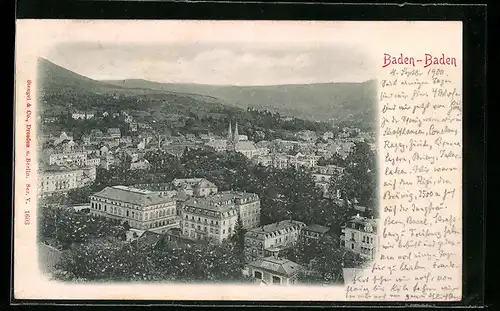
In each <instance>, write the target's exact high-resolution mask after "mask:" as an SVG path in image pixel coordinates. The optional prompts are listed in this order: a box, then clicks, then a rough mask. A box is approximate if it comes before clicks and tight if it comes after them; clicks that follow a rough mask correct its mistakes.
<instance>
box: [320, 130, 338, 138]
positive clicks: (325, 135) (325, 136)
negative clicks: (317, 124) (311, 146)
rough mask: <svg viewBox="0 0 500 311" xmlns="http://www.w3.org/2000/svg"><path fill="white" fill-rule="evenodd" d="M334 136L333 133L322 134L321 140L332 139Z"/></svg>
mask: <svg viewBox="0 0 500 311" xmlns="http://www.w3.org/2000/svg"><path fill="white" fill-rule="evenodd" d="M334 138H335V134H334V133H333V132H330V131H327V132H324V133H323V140H329V139H334Z"/></svg>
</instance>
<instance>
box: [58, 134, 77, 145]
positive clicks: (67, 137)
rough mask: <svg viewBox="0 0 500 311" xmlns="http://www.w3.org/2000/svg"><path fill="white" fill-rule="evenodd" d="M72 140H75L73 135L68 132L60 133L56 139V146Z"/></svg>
mask: <svg viewBox="0 0 500 311" xmlns="http://www.w3.org/2000/svg"><path fill="white" fill-rule="evenodd" d="M70 140H73V136H70V135H68V134H66V132H61V135H59V137H58V138H56V139H54V146H57V145H59V144H61V143H63V142H67V141H70Z"/></svg>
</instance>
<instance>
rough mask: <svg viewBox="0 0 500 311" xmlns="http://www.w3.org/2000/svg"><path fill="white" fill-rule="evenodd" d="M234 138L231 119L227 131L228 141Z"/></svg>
mask: <svg viewBox="0 0 500 311" xmlns="http://www.w3.org/2000/svg"><path fill="white" fill-rule="evenodd" d="M232 140H233V131H232V130H231V121H229V130H228V131H227V142H228V143H229V142H230V141H232Z"/></svg>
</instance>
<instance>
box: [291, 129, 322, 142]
mask: <svg viewBox="0 0 500 311" xmlns="http://www.w3.org/2000/svg"><path fill="white" fill-rule="evenodd" d="M295 136H296V137H297V138H298V139H300V140H303V141H316V139H317V136H316V133H315V132H313V131H310V130H304V131H300V132H298V133H297V134H296V135H295Z"/></svg>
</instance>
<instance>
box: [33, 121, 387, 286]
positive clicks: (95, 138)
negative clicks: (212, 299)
mask: <svg viewBox="0 0 500 311" xmlns="http://www.w3.org/2000/svg"><path fill="white" fill-rule="evenodd" d="M71 118H72V119H73V120H75V121H78V122H80V123H81V124H82V123H85V122H87V121H90V120H92V119H99V118H101V119H102V118H111V119H113V118H114V119H120V120H123V124H125V125H126V126H127V127H128V129H125V130H126V131H127V136H125V135H123V133H122V129H120V128H118V127H114V128H108V129H107V130H106V131H105V132H103V131H101V130H99V129H91V130H90V131H89V132H88V133H83V134H81V136H80V137H74V136H73V135H72V134H71V133H67V132H61V133H60V135H58V136H53V135H43V136H40V139H39V141H38V146H39V147H40V150H41V154H42V156H41V158H40V160H39V166H38V167H39V170H38V174H39V178H38V180H39V183H38V188H37V189H38V197H39V210H40V213H41V214H42V215H41V217H40V231H41V233H40V243H41V248H42V252H44V254H42V257H43V258H45V259H46V260H45V262H46V264H45V265H46V267H45V268H46V269H47V271H50V272H51V273H53V274H54V275H56V276H57V278H59V279H66V280H78V279H80V280H84V281H85V280H95V279H105V278H106V273H103V271H106V270H108V271H111V270H116V269H117V266H118V267H119V266H122V267H123V270H121V271H123V273H118V272H117V271H114V272H110V275H108V277H109V278H110V279H113V277H117V276H118V275H119V276H120V277H122V278H127V275H126V274H127V273H129V275H128V277H129V279H132V280H133V279H136V278H138V279H140V280H158V279H160V280H163V281H175V280H182V281H189V279H191V280H200V279H203V278H205V279H206V280H222V281H226V282H227V281H234V282H255V280H257V281H258V282H260V283H263V284H294V283H307V282H313V283H322V284H329V283H338V282H341V281H342V274H341V273H342V272H341V271H342V268H343V267H349V266H358V265H362V264H363V263H366V262H367V261H368V260H370V259H372V258H373V256H374V255H375V253H376V250H377V247H378V238H377V219H376V213H377V211H376V206H375V205H374V204H375V201H372V203H371V204H373V205H372V206H363V205H361V204H359V201H358V199H359V198H357V197H355V196H353V193H355V191H352V190H353V189H348V187H356V186H355V185H356V183H355V182H356V181H355V180H354V179H355V178H356V177H354V176H353V175H355V173H356V166H358V165H359V166H362V164H363V163H352V162H350V161H352V160H353V159H357V160H360V161H361V160H362V159H361V158H360V153H361V154H362V152H364V153H368V154H367V155H365V156H367V157H370V155H371V156H372V157H373V156H374V154H375V151H376V150H375V148H373V146H374V138H373V134H372V135H371V136H370V134H369V133H363V132H360V131H359V130H357V129H352V128H344V129H342V130H338V131H336V132H329V131H327V132H324V133H316V132H314V131H309V130H303V131H298V132H296V133H295V135H294V136H295V137H294V139H290V140H284V139H279V138H278V139H273V140H263V139H262V140H259V141H252V140H249V138H248V136H247V135H245V134H244V131H245V129H242V128H241V127H240V126H239V124H238V122H237V121H235V122H231V121H230V122H228V125H227V131H226V133H225V135H224V136H221V135H216V134H213V133H204V134H200V135H194V134H186V135H182V134H179V135H176V136H170V137H167V136H162V135H155V134H154V133H153V132H152V131H151V130H150V126H149V125H148V123H141V122H137V120H136V119H135V118H134V116H132V115H130V114H129V113H127V112H125V111H121V112H114V113H110V112H103V113H101V114H100V115H98V114H97V113H94V112H88V111H86V112H73V113H71ZM43 122H55V121H54V120H50V119H49V120H44V121H43ZM363 147H364V149H365V150H363ZM370 152H371V153H370ZM367 161H368V162H369V161H372V162H373V163H374V162H375V159H374V158H373V159H367ZM224 166H225V167H224ZM371 170H375V168H374V167H372V168H371ZM223 171H225V172H226V173H227V176H224V173H221V172H223ZM364 173H367V174H371V175H373V176H375V175H374V174H375V172H371V171H370V169H368V170H367V171H366V172H364ZM256 175H261V176H260V178H261V180H260V181H259V180H253V181H252V180H251V179H252V178H254V179H256V178H258V177H255V176H256ZM346 175H349V176H350V177H349V178H346ZM358 178H359V177H358ZM344 179H346V180H344ZM267 182H268V183H269V184H266V183H267ZM280 183H281V185H280ZM371 186H372V187H376V185H371ZM294 187H295V188H294ZM358 187H360V188H361V186H358ZM280 188H282V189H280ZM283 188H290V189H286V190H289V191H290V190H291V192H285V191H282V190H285V189H283ZM280 190H281V191H280ZM356 190H359V189H356ZM280 192H281V193H280ZM285 196H288V197H285ZM364 202H367V201H366V199H365V200H364ZM63 222H64V223H63ZM125 249H127V250H128V252H127V253H126V254H128V255H127V257H126V258H129V257H130V256H131V255H130V252H133V253H134V254H135V256H136V257H137V258H135V259H133V260H131V259H130V258H129V259H126V258H121V259H117V258H116V257H113V256H118V253H123V252H124V250H125ZM159 249H160V250H159ZM313 249H314V250H315V251H313ZM112 251H114V252H117V254H107V255H106V256H109V258H106V256H104V257H103V255H102V254H100V252H104V253H109V252H112ZM160 251H161V252H169V253H168V254H169V256H168V261H169V265H170V267H168V268H166V267H163V268H162V269H159V270H158V269H157V270H158V271H154V272H151V271H150V270H151V269H152V270H154V269H153V268H147V267H144V264H145V263H140V260H141V259H140V258H141V257H143V256H147V255H148V252H149V253H150V255H151V256H159V254H161V253H158V252H160ZM190 252H192V254H191V253H190ZM97 254H100V255H97ZM123 254H125V253H123ZM163 254H164V255H166V254H165V253H163ZM207 254H212V255H207ZM214 254H215V255H214ZM205 255H206V256H207V258H203V257H204V256H205ZM82 256H83V257H82ZM197 256H198V257H197ZM329 256H330V257H329ZM333 256H335V257H336V258H332V257H333ZM208 257H209V258H208ZM75 258H78V259H79V261H81V262H79V263H75ZM113 258H114V259H113ZM155 258H158V257H155ZM182 258H184V260H185V262H183V260H182ZM186 258H191V259H192V260H193V261H190V260H187V259H186ZM99 259H101V260H102V262H100V263H97V261H98V260H99ZM143 259H144V258H143ZM125 260H128V262H127V263H126V264H125V263H124V261H125ZM145 260H146V259H145ZM158 260H167V259H166V258H164V257H163V259H158ZM174 260H175V263H174ZM106 261H108V263H107V264H108V265H109V267H107V266H105V265H106ZM131 261H132V262H134V263H137V266H130V265H131ZM146 261H147V260H146ZM195 262H197V264H195ZM82 264H83V265H84V266H85V267H86V268H82V266H81V265H82ZM165 264H166V263H165ZM191 264H193V265H195V266H196V265H203V264H206V265H207V267H210V268H211V269H208V271H205V272H201V274H202V275H197V273H200V271H203V269H202V270H198V271H197V272H193V271H187V270H190V269H189V268H188V267H185V266H186V265H191ZM78 265H80V266H78ZM91 265H94V266H93V267H92V266H91ZM124 265H126V266H129V267H128V268H125V267H124ZM214 266H219V270H220V271H218V272H211V270H212V269H214V271H215V270H217V269H216V268H214ZM207 267H205V269H207ZM101 268H102V269H101ZM195 268H196V267H193V269H195ZM198 268H199V269H201V268H200V267H198ZM127 269H130V271H128V270H127ZM164 269H166V270H168V271H163V270H164ZM172 269H174V270H175V269H177V271H175V272H172ZM99 270H100V271H101V272H99ZM133 270H138V271H135V272H133ZM181 271H183V272H182V273H181ZM146 273H149V274H150V275H146ZM210 274H212V275H210ZM217 274H222V275H217Z"/></svg>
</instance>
